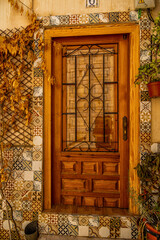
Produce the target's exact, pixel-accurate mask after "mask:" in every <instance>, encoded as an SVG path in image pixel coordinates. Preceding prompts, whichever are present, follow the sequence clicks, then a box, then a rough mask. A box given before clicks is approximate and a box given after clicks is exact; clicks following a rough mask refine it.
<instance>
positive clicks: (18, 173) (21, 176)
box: [12, 171, 24, 181]
mask: <svg viewBox="0 0 160 240" xmlns="http://www.w3.org/2000/svg"><path fill="white" fill-rule="evenodd" d="M12 177H13V179H16V180H21V181H22V180H24V171H14V172H13V174H12Z"/></svg>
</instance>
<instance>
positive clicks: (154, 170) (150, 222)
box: [135, 154, 160, 240]
mask: <svg viewBox="0 0 160 240" xmlns="http://www.w3.org/2000/svg"><path fill="white" fill-rule="evenodd" d="M135 169H136V171H137V175H138V177H139V179H140V187H141V192H140V193H139V194H138V196H137V198H136V200H137V203H136V204H138V206H139V209H140V219H139V222H138V225H139V230H140V235H141V239H143V237H144V235H146V237H147V239H150V240H159V239H160V154H146V156H145V158H144V159H143V161H141V163H139V164H138V165H137V166H136V167H135Z"/></svg>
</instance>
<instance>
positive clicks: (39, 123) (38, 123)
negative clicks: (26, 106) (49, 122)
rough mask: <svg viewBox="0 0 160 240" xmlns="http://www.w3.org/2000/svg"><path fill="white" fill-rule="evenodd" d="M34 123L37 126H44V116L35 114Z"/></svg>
mask: <svg viewBox="0 0 160 240" xmlns="http://www.w3.org/2000/svg"><path fill="white" fill-rule="evenodd" d="M32 122H33V125H34V126H36V127H41V126H42V123H43V122H42V117H40V116H33V121H32Z"/></svg>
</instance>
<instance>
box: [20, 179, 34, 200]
mask: <svg viewBox="0 0 160 240" xmlns="http://www.w3.org/2000/svg"><path fill="white" fill-rule="evenodd" d="M32 184H33V183H32ZM32 195H33V192H32V191H28V190H23V191H22V199H23V201H30V200H31V199H32Z"/></svg>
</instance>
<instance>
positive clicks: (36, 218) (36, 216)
mask: <svg viewBox="0 0 160 240" xmlns="http://www.w3.org/2000/svg"><path fill="white" fill-rule="evenodd" d="M41 211H42V209H41ZM38 213H39V212H35V210H34V212H33V214H32V217H33V220H32V221H38Z"/></svg>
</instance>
